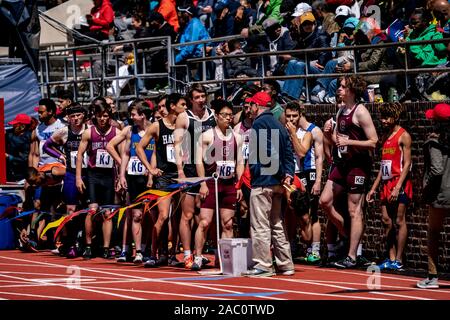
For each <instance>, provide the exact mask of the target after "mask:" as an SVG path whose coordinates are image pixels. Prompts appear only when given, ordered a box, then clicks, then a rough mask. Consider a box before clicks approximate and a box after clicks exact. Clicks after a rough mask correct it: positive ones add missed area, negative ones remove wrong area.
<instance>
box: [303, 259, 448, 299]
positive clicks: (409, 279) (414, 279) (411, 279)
mask: <svg viewBox="0 0 450 320" xmlns="http://www.w3.org/2000/svg"><path fill="white" fill-rule="evenodd" d="M301 269H307V270H314V271H322V272H334V273H341V274H353V275H356V276H362V277H366V278H367V277H368V276H369V273H367V272H365V271H361V272H354V271H351V270H345V271H344V270H336V269H332V268H317V267H316V268H315V267H310V266H305V265H301V266H298V267H297V269H296V270H297V271H299V270H301ZM380 277H381V278H382V279H391V280H399V281H407V282H414V283H415V282H417V280H421V279H422V278H418V277H414V276H407V275H403V276H401V278H399V277H395V276H390V275H385V274H383V273H381V274H380ZM439 284H443V285H450V281H441V280H439ZM447 293H450V292H449V291H447Z"/></svg>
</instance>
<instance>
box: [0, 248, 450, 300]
mask: <svg viewBox="0 0 450 320" xmlns="http://www.w3.org/2000/svg"><path fill="white" fill-rule="evenodd" d="M295 271H296V273H295V275H293V276H274V277H271V278H261V277H259V278H246V277H231V276H224V275H201V274H198V273H197V272H193V271H189V270H184V269H183V268H173V267H161V268H157V269H146V268H144V267H143V266H142V265H140V266H139V265H133V264H131V263H125V264H118V263H116V262H115V261H114V260H104V259H101V258H95V259H92V260H89V261H85V260H83V259H81V258H77V259H74V260H68V259H66V258H62V257H58V256H54V255H52V254H51V253H50V252H39V253H23V252H20V251H0V299H8V300H20V299H26V300H35V299H37V300H54V299H56V300H78V299H81V300H112V299H120V300H160V299H161V300H242V299H245V300H261V299H262V300H266V301H268V300H434V299H439V300H449V299H450V282H449V281H439V282H440V285H441V287H442V288H440V289H438V290H424V289H418V288H415V283H416V282H417V281H418V280H420V279H419V278H415V277H408V276H404V275H398V274H383V273H382V274H380V276H379V278H378V280H379V282H377V280H376V278H375V280H374V277H373V276H371V274H369V273H368V272H365V271H361V270H336V269H329V268H319V267H314V266H304V265H296V266H295ZM377 283H378V284H379V286H377Z"/></svg>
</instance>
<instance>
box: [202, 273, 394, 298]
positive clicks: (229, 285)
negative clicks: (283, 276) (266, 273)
mask: <svg viewBox="0 0 450 320" xmlns="http://www.w3.org/2000/svg"><path fill="white" fill-rule="evenodd" d="M278 279H279V278H274V280H278ZM209 285H210V286H213V287H231V288H246V289H255V290H267V291H283V292H284V293H295V294H299V295H310V296H321V297H327V298H328V299H331V298H333V297H339V298H345V299H349V300H355V299H361V300H386V299H382V298H381V299H378V298H371V297H359V296H348V295H340V294H330V293H318V292H309V291H307V292H306V291H297V290H288V289H275V288H265V287H253V286H238V285H232V284H218V283H210V284H209ZM264 298H266V297H264ZM291 300H292V299H291Z"/></svg>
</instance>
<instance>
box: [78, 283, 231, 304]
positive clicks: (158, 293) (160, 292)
mask: <svg viewBox="0 0 450 320" xmlns="http://www.w3.org/2000/svg"><path fill="white" fill-rule="evenodd" d="M85 287H87V288H96V289H104V290H110V291H127V292H133V293H145V294H155V295H161V296H174V297H186V298H191V299H192V298H200V299H209V300H234V299H228V298H218V297H204V296H198V295H192V294H180V293H170V292H162V291H153V290H152V291H147V290H137V289H130V288H111V287H95V286H90V285H88V286H85Z"/></svg>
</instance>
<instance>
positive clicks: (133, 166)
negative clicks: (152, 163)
mask: <svg viewBox="0 0 450 320" xmlns="http://www.w3.org/2000/svg"><path fill="white" fill-rule="evenodd" d="M146 172H147V169H146V168H145V167H144V165H143V164H142V162H141V160H139V158H138V157H136V156H135V157H131V158H130V161H128V167H127V173H128V174H129V175H132V176H142V175H144V174H145V173H146Z"/></svg>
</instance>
